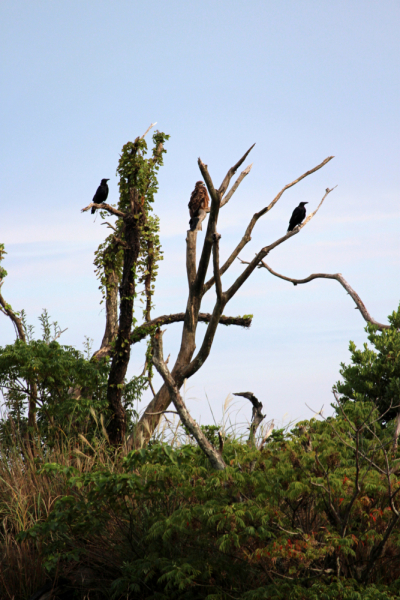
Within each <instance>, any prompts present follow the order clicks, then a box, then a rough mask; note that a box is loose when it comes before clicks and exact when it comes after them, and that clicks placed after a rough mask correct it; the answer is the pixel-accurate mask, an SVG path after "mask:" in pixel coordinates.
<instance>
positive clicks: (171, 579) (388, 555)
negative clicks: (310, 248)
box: [20, 402, 400, 600]
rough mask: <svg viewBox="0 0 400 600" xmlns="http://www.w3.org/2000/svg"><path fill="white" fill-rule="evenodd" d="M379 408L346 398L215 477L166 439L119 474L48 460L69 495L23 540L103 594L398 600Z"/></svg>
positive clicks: (392, 480)
mask: <svg viewBox="0 0 400 600" xmlns="http://www.w3.org/2000/svg"><path fill="white" fill-rule="evenodd" d="M392 436H393V426H392V425H389V426H387V427H386V428H382V427H381V425H380V423H379V413H378V412H377V410H376V408H375V406H374V405H373V403H371V402H357V403H350V402H349V403H347V404H346V406H345V408H343V407H338V412H337V414H336V416H335V417H334V418H330V419H328V420H327V421H323V422H319V421H316V420H314V419H312V420H311V421H306V422H303V423H301V424H299V425H298V426H297V427H295V428H294V429H293V430H292V432H290V433H289V434H287V435H286V436H285V437H284V438H283V439H282V436H280V439H279V438H278V440H276V441H275V440H272V441H271V442H270V443H269V444H268V446H267V447H266V448H264V449H263V450H262V451H261V452H260V451H258V450H256V449H251V448H249V447H248V446H247V445H244V444H239V443H235V442H230V443H227V444H226V445H225V447H224V460H225V461H226V462H227V464H228V465H229V467H228V468H227V469H226V470H225V471H222V472H211V471H210V469H209V467H208V464H207V463H206V462H205V459H204V457H203V455H202V454H201V453H200V451H199V449H198V448H197V447H194V446H191V445H188V446H184V447H182V448H176V449H173V448H171V447H170V446H168V445H162V444H158V445H155V446H154V447H152V448H151V449H148V450H145V449H142V450H140V451H135V452H132V453H130V454H129V455H128V457H127V458H125V459H124V460H123V464H122V465H121V470H120V471H119V472H118V471H116V470H115V469H114V470H110V469H109V468H102V469H97V470H94V471H92V472H87V473H79V472H78V471H77V470H76V468H73V467H71V466H61V465H58V464H47V465H46V466H45V467H44V468H43V469H42V477H46V478H48V477H50V478H51V477H57V478H60V477H61V478H63V479H64V485H65V489H68V490H69V492H68V493H65V494H64V496H63V497H62V498H60V499H59V500H57V502H56V503H55V505H54V509H53V510H52V512H51V513H50V514H49V515H48V517H47V519H46V520H45V521H44V522H41V523H38V524H37V525H35V526H34V527H33V528H31V529H30V530H28V531H26V532H24V533H23V534H22V535H21V536H20V539H21V540H23V541H25V542H26V541H27V540H29V539H34V540H36V541H37V543H40V544H41V547H42V550H43V553H44V560H45V565H46V568H47V569H48V570H49V572H50V573H52V574H53V575H54V574H55V573H56V572H58V573H59V572H64V573H69V572H71V571H73V570H74V569H76V568H78V566H80V567H82V565H84V566H86V567H90V569H92V571H93V572H94V573H95V574H96V575H95V577H94V579H95V581H96V589H97V593H99V591H101V590H102V591H101V597H112V598H114V599H115V600H117V599H118V600H119V599H120V598H121V599H122V598H137V597H140V598H148V599H165V600H166V599H167V598H168V599H172V598H185V599H188V600H189V599H190V600H191V599H197V598H199V599H200V598H208V599H210V600H211V599H217V598H218V599H221V600H222V599H225V598H226V599H228V598H232V597H233V598H244V599H247V600H256V599H259V598H260V599H261V598H273V599H278V598H285V599H286V598H288V599H289V598H293V599H307V600H308V599H314V598H315V599H317V598H318V599H321V598H327V599H329V598H335V599H336V598H343V599H344V598H346V599H347V598H348V599H350V598H351V599H353V598H354V599H355V598H363V599H365V598H371V599H372V598H376V599H378V598H379V599H382V600H383V599H388V598H395V597H398V594H399V592H400V589H399V586H398V583H397V581H398V580H399V576H400V560H399V559H400V551H399V544H400V527H399V511H400V501H399V494H398V492H399V491H400V481H399V474H400V470H397V466H396V465H398V462H399V458H398V457H393V456H392V455H391V453H390V449H391V447H392Z"/></svg>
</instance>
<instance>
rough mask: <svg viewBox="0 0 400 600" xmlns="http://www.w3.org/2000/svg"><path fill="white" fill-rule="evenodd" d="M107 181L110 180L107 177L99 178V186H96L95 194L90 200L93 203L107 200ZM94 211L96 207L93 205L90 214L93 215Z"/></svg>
mask: <svg viewBox="0 0 400 600" xmlns="http://www.w3.org/2000/svg"><path fill="white" fill-rule="evenodd" d="M107 181H110V180H109V179H102V180H101V183H100V185H99V187H98V188H97V191H96V193H95V195H94V196H93V200H92V202H94V203H95V204H102V203H103V202H105V201H106V200H107V196H108V185H107ZM95 212H96V209H95V207H94V206H93V207H92V210H91V213H92V215H94V213H95Z"/></svg>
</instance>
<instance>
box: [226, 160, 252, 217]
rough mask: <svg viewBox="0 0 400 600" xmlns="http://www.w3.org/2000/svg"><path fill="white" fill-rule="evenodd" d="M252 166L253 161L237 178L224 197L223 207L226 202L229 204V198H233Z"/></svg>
mask: <svg viewBox="0 0 400 600" xmlns="http://www.w3.org/2000/svg"><path fill="white" fill-rule="evenodd" d="M252 166H253V163H252V164H251V165H249V166H248V167H246V168H245V170H244V171H242V172H241V173H240V175H239V177H238V178H237V179H236V181H235V183H234V184H233V186H232V187H231V189H230V190H229V192H228V193H227V194H226V195H225V196H224V197H223V198H222V200H221V208H222V207H223V206H225V204H227V203H228V202H229V200H230V199H231V198H232V196H233V194H234V193H235V192H236V190H237V189H238V187H239V185H240V184H241V183H242V181H243V179H244V178H245V177H246V175H248V174H249V173H250V171H251V168H252Z"/></svg>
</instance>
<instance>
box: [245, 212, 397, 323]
mask: <svg viewBox="0 0 400 600" xmlns="http://www.w3.org/2000/svg"><path fill="white" fill-rule="evenodd" d="M310 216H311V215H310ZM241 262H245V261H241ZM245 264H249V263H245ZM259 266H260V267H261V266H263V267H265V268H266V269H267V270H268V271H269V272H270V273H271V275H274V276H275V277H279V278H280V279H284V280H285V281H290V282H291V283H293V285H300V284H302V283H308V282H309V281H312V280H313V279H335V280H336V281H338V282H339V283H340V285H342V286H343V287H344V289H345V290H346V292H347V293H348V294H349V296H351V297H352V298H353V300H354V302H355V303H356V305H357V308H358V310H359V311H360V313H361V314H362V316H363V318H364V319H365V321H367V323H372V325H375V326H376V327H377V328H378V329H379V330H380V331H381V330H382V329H389V328H390V325H384V324H383V323H378V321H375V319H373V318H372V317H371V315H370V314H369V312H368V310H367V309H366V306H365V304H364V302H363V301H362V300H361V298H360V296H359V295H358V294H357V292H355V291H354V290H353V288H352V287H350V285H349V284H348V283H347V281H346V280H345V278H344V277H343V275H342V274H341V273H333V274H329V273H313V274H312V275H309V276H308V277H306V278H305V279H292V278H291V277H285V275H281V274H280V273H277V272H276V271H274V270H273V269H271V267H269V266H268V265H267V263H266V262H265V261H261V263H260V265H259Z"/></svg>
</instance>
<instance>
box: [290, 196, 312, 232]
mask: <svg viewBox="0 0 400 600" xmlns="http://www.w3.org/2000/svg"><path fill="white" fill-rule="evenodd" d="M305 204H308V202H300V204H299V205H298V206H296V208H295V209H294V211H293V213H292V216H291V217H290V221H289V227H288V231H293V229H294V228H295V227H297V225H300V223H301V222H302V221H304V219H305V216H306V207H305V206H304V205H305Z"/></svg>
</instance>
